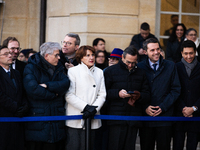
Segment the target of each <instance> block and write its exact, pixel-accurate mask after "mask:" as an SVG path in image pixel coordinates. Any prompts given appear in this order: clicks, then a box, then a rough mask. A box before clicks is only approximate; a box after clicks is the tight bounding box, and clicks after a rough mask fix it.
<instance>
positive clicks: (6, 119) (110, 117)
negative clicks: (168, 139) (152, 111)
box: [0, 115, 200, 122]
mask: <svg viewBox="0 0 200 150" xmlns="http://www.w3.org/2000/svg"><path fill="white" fill-rule="evenodd" d="M78 119H82V115H74V116H37V117H22V118H19V117H0V122H32V121H61V120H78ZM94 119H103V120H130V121H200V117H151V116H115V115H96V116H94Z"/></svg>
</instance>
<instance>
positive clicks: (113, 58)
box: [108, 57, 119, 61]
mask: <svg viewBox="0 0 200 150" xmlns="http://www.w3.org/2000/svg"><path fill="white" fill-rule="evenodd" d="M108 60H109V61H111V60H112V61H118V60H119V58H116V57H110V58H108Z"/></svg>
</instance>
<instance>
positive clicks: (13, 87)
mask: <svg viewBox="0 0 200 150" xmlns="http://www.w3.org/2000/svg"><path fill="white" fill-rule="evenodd" d="M11 64H12V53H11V52H10V51H9V50H8V48H7V47H5V46H0V117H22V116H23V115H24V114H25V113H26V112H27V109H28V107H27V104H26V100H25V98H24V96H23V85H22V80H21V77H20V73H19V72H18V71H17V70H13V69H10V67H9V66H10V65H11ZM0 149H1V150H14V149H16V150H23V149H24V137H23V127H22V124H21V123H17V122H6V123H5V122H1V123H0Z"/></svg>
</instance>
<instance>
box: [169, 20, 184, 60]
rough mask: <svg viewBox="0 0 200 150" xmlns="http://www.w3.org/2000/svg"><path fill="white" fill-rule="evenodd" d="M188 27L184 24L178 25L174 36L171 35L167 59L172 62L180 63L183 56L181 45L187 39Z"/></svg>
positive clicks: (174, 29) (174, 30) (175, 27)
mask: <svg viewBox="0 0 200 150" xmlns="http://www.w3.org/2000/svg"><path fill="white" fill-rule="evenodd" d="M185 33H186V27H185V25H184V24H183V23H178V24H176V25H175V26H174V28H173V30H172V34H171V35H170V37H169V39H168V42H167V48H166V59H167V60H171V61H173V62H175V63H177V62H179V61H180V60H181V58H182V56H181V51H180V48H181V44H182V42H183V41H184V39H185Z"/></svg>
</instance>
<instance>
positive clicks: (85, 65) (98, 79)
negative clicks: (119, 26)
mask: <svg viewBox="0 0 200 150" xmlns="http://www.w3.org/2000/svg"><path fill="white" fill-rule="evenodd" d="M76 59H77V62H78V63H79V64H78V65H77V66H75V67H72V68H70V69H69V70H68V77H69V79H70V88H69V91H68V92H67V94H66V97H65V98H66V115H83V118H84V119H86V118H88V117H93V116H94V115H95V114H100V113H99V111H100V109H101V107H102V106H103V103H104V102H105V98H106V90H105V84H104V76H103V71H102V70H101V69H99V68H97V67H95V66H94V63H95V50H94V48H93V47H91V46H81V47H80V48H79V49H78V50H77V52H76ZM66 126H67V143H66V150H69V149H71V150H84V149H85V130H84V120H83V119H81V120H67V121H66ZM100 126H101V120H99V119H95V120H94V119H93V120H92V124H91V128H92V129H98V128H100ZM92 134H94V130H92ZM92 136H94V135H92ZM91 139H94V137H92V138H91ZM92 143H93V141H92Z"/></svg>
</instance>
